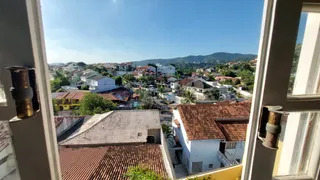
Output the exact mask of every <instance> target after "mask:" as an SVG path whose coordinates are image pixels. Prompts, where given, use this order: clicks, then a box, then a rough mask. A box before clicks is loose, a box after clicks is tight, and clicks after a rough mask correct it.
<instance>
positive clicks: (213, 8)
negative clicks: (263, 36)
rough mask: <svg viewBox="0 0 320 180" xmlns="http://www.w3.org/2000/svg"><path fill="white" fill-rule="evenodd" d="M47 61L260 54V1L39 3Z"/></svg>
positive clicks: (63, 0)
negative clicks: (227, 53) (226, 53)
mask: <svg viewBox="0 0 320 180" xmlns="http://www.w3.org/2000/svg"><path fill="white" fill-rule="evenodd" d="M41 3H42V15H43V23H44V31H45V41H46V48H47V56H48V62H49V63H53V62H69V61H83V62H86V63H96V62H124V61H135V60H143V59H151V58H171V57H179V56H187V55H207V54H211V53H214V52H221V51H223V52H233V53H234V52H237V53H254V54H256V53H257V51H258V43H259V36H260V26H261V18H262V10H263V0H228V1H225V0H55V1H52V0H42V1H41Z"/></svg>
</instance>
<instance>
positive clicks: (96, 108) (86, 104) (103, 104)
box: [79, 93, 116, 115]
mask: <svg viewBox="0 0 320 180" xmlns="http://www.w3.org/2000/svg"><path fill="white" fill-rule="evenodd" d="M115 107H116V105H115V104H114V103H113V102H112V101H110V100H105V99H103V98H102V97H101V96H99V95H98V94H94V93H87V94H86V95H85V96H84V97H83V99H82V100H80V108H79V114H80V115H93V114H100V113H105V112H108V111H110V110H113V109H114V108H115Z"/></svg>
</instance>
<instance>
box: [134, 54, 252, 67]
mask: <svg viewBox="0 0 320 180" xmlns="http://www.w3.org/2000/svg"><path fill="white" fill-rule="evenodd" d="M256 57H257V55H254V54H240V53H226V52H217V53H213V54H210V55H204V56H202V55H199V56H193V55H191V56H186V57H177V58H170V59H148V60H142V61H134V62H133V63H134V64H135V65H137V66H140V65H147V64H156V63H160V64H163V65H167V64H182V63H183V64H189V63H192V64H219V63H227V62H232V61H246V60H252V59H254V58H256Z"/></svg>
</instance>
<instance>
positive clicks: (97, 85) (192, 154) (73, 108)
mask: <svg viewBox="0 0 320 180" xmlns="http://www.w3.org/2000/svg"><path fill="white" fill-rule="evenodd" d="M256 62H257V60H256V59H253V60H243V61H235V62H227V63H223V64H221V63H219V64H216V65H212V66H210V67H208V66H206V67H202V68H192V67H191V68H190V67H188V68H187V69H186V68H182V67H179V65H175V64H169V65H164V64H159V63H156V64H147V65H144V66H138V65H134V63H132V62H124V63H97V64H85V63H84V62H70V63H66V64H53V65H49V70H50V82H51V90H52V102H53V108H54V114H55V124H56V130H57V138H58V143H59V146H60V147H61V149H60V151H59V152H60V159H61V161H62V162H61V163H62V175H63V177H64V179H68V178H66V177H67V176H69V175H70V174H73V173H75V172H69V171H64V167H63V164H64V163H63V162H64V161H72V160H73V161H79V159H77V158H73V159H71V160H70V158H71V157H73V156H78V155H77V154H83V153H84V154H86V153H87V152H89V151H97V152H96V153H98V151H99V149H95V148H92V147H95V146H99V147H100V146H102V147H100V148H104V149H105V152H108V153H115V156H119V159H118V161H120V162H117V163H121V164H122V166H121V168H120V169H121V171H117V173H113V171H115V170H114V169H112V168H111V167H109V169H103V170H102V171H104V173H107V175H106V177H109V178H107V179H121V177H122V176H123V175H128V173H129V174H130V170H132V171H133V169H132V168H138V169H139V168H143V167H140V164H141V163H142V162H144V163H142V164H144V166H145V167H146V168H147V169H148V171H152V172H153V173H154V175H155V176H159V177H161V178H160V179H162V178H164V179H165V178H169V179H174V178H184V177H189V176H190V175H194V174H197V173H201V172H206V171H210V170H215V169H218V168H223V167H230V166H234V165H238V164H240V163H241V162H242V156H243V151H244V141H245V133H246V127H247V123H248V120H249V114H250V104H251V101H250V99H251V92H252V90H253V83H254V72H255V68H256ZM225 119H228V120H225ZM117 144H118V145H117ZM114 145H117V146H114ZM76 147H77V148H76ZM78 147H82V148H81V149H79V148H78ZM130 154H131V155H130ZM91 156H94V153H93V154H90V153H89V154H87V155H85V156H83V157H79V158H80V160H81V161H93V157H91ZM120 156H122V157H120ZM130 156H138V157H140V156H141V157H140V158H138V159H135V160H133V162H131V163H129V164H126V163H125V162H127V163H128V162H130V161H125V159H130ZM156 156H157V157H156ZM101 158H102V159H103V160H104V161H106V162H107V161H109V160H111V159H109V160H108V159H105V158H106V157H104V155H103V157H101ZM102 159H99V161H101V160H102ZM154 159H157V160H156V161H155V160H154ZM93 163H94V162H93ZM132 163H133V164H136V166H133V167H132ZM155 164H158V165H157V166H154V165H155ZM83 166H85V165H83ZM97 166H98V164H97ZM84 168H86V167H84ZM87 168H92V167H87ZM105 168H107V167H105ZM110 168H111V169H110ZM65 169H68V168H67V167H65ZM89 172H91V171H90V170H88V174H87V176H88V177H93V174H90V173H89ZM119 172H121V173H119ZM74 176H76V174H74ZM84 179H85V178H84ZM129 179H130V178H129Z"/></svg>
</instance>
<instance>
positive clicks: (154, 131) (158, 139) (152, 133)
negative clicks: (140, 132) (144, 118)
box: [148, 129, 161, 144]
mask: <svg viewBox="0 0 320 180" xmlns="http://www.w3.org/2000/svg"><path fill="white" fill-rule="evenodd" d="M160 133H161V130H160V129H148V136H154V137H155V140H156V144H160V143H161V136H160Z"/></svg>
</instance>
